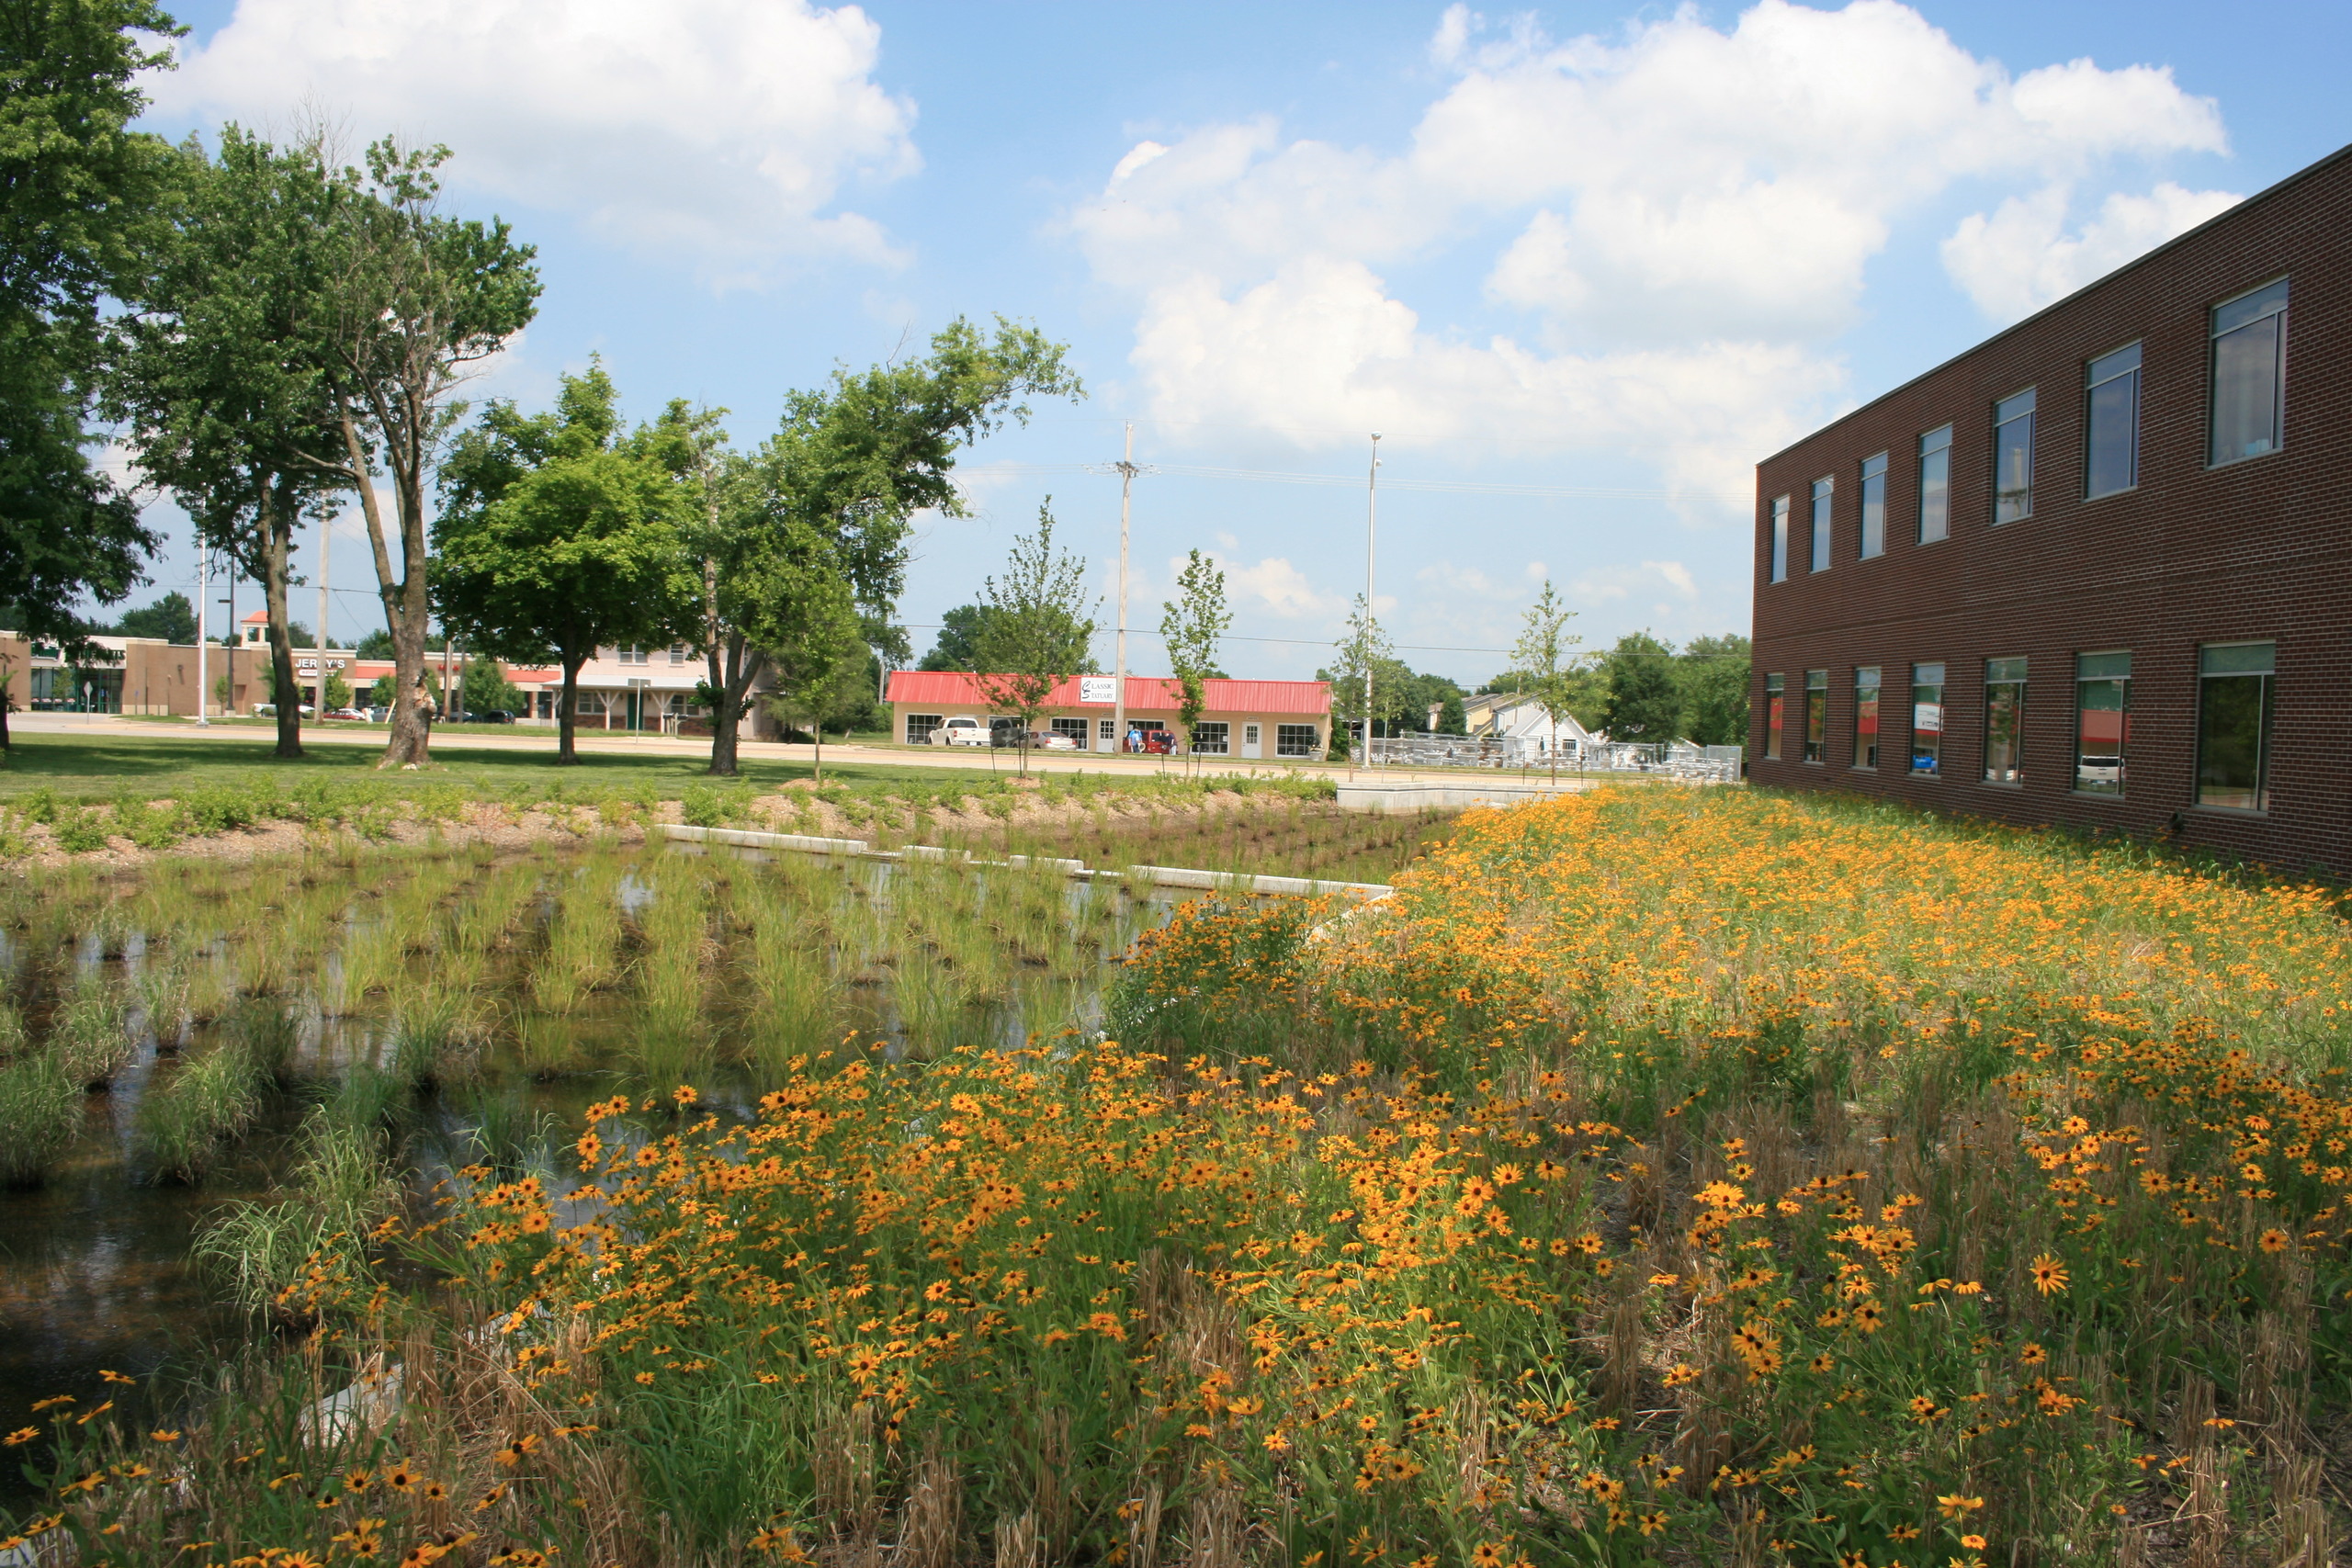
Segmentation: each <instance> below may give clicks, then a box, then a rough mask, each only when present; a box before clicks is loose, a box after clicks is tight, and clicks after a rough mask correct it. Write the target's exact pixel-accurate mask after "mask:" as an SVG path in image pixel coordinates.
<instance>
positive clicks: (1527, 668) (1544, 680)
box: [1510, 577, 1582, 780]
mask: <svg viewBox="0 0 2352 1568" xmlns="http://www.w3.org/2000/svg"><path fill="white" fill-rule="evenodd" d="M1575 617H1576V612H1575V611H1574V610H1571V609H1569V608H1568V607H1567V606H1566V604H1562V603H1561V602H1560V596H1559V594H1558V593H1557V592H1555V591H1554V589H1553V587H1552V580H1551V579H1550V578H1548V577H1547V578H1545V579H1544V591H1543V592H1540V593H1538V594H1537V595H1536V596H1535V603H1534V604H1530V605H1529V606H1528V607H1527V613H1526V614H1525V615H1523V616H1521V620H1520V633H1519V641H1518V642H1517V643H1515V644H1513V645H1512V647H1511V655H1510V656H1511V661H1512V662H1513V663H1514V664H1516V665H1517V666H1518V667H1519V669H1520V671H1521V681H1522V682H1523V684H1522V685H1521V688H1520V689H1521V691H1522V692H1523V693H1524V694H1526V695H1527V696H1528V697H1529V698H1530V699H1532V701H1533V702H1534V704H1535V705H1536V706H1537V707H1539V708H1542V709H1543V710H1544V718H1545V720H1546V721H1548V722H1549V723H1550V725H1551V727H1552V744H1551V758H1552V777H1553V778H1554V779H1555V780H1557V779H1558V778H1559V776H1560V720H1562V719H1564V718H1566V717H1567V716H1568V712H1569V705H1570V704H1571V703H1572V702H1573V701H1574V700H1575V698H1576V682H1575V672H1576V665H1577V656H1576V647H1577V643H1578V642H1579V641H1581V640H1582V639H1581V638H1579V637H1577V636H1575V635H1574V634H1573V633H1571V632H1570V631H1569V630H1568V629H1567V628H1568V622H1569V621H1571V620H1573V619H1574V618H1575Z"/></svg>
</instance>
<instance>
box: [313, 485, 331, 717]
mask: <svg viewBox="0 0 2352 1568" xmlns="http://www.w3.org/2000/svg"><path fill="white" fill-rule="evenodd" d="M333 528H334V519H333V518H331V517H322V518H320V519H319V635H318V644H319V646H318V655H319V667H318V669H317V671H315V672H314V686H313V689H314V690H315V691H316V692H317V694H318V695H317V696H316V697H315V698H314V699H313V700H314V701H315V702H316V703H317V704H318V706H317V707H315V708H313V709H312V710H311V712H312V714H313V715H314V716H316V717H317V718H318V719H319V720H320V722H322V723H324V722H325V720H326V716H327V535H328V533H329V531H330V530H332V529H333Z"/></svg>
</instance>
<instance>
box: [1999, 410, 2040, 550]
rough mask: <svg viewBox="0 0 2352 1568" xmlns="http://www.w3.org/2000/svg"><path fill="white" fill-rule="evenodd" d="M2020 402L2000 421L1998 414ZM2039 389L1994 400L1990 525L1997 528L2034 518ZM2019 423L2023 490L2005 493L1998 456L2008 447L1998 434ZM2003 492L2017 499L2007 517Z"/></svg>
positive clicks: (2038, 430) (2038, 429) (2038, 431)
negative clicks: (2022, 433) (2022, 439)
mask: <svg viewBox="0 0 2352 1568" xmlns="http://www.w3.org/2000/svg"><path fill="white" fill-rule="evenodd" d="M2019 400H2023V401H2024V402H2025V405H2026V406H2025V407H2024V408H2022V409H2019V410H2018V411H2017V412H2014V413H2012V414H2010V415H2009V416H2008V418H2007V419H2003V418H2002V417H2001V411H2002V410H2003V409H2005V408H2007V407H2008V406H2009V405H2010V404H2012V403H2015V402H2018V401H2019ZM2020 423H2021V424H2023V425H2024V426H2025V445H2024V447H2023V450H2024V452H2025V486H2024V488H2023V489H2022V490H2017V491H2007V492H2004V491H2002V489H2001V456H2002V454H2003V452H2004V451H2006V450H2007V445H2006V444H2005V443H2004V442H2003V441H2002V439H2001V432H2002V431H2004V430H2007V428H2008V427H2009V426H2010V425H2013V424H2020ZM2040 429H2041V387H2040V386H2039V385H2036V386H2031V387H2025V388H2021V389H2018V390H2017V391H2014V392H2011V393H2010V394H2009V395H2008V396H2007V397H2006V398H1996V399H1994V400H1993V526H1995V527H1996V528H1999V527H2003V526H2005V525H2008V524H2011V523H2023V522H2025V521H2026V520H2028V519H2029V518H2030V517H2031V516H2032V515H2033V468H2034V458H2035V457H2036V456H2037V453H2036V450H2035V441H2036V437H2037V436H2038V434H2039V433H2040ZM2005 493H2006V494H2008V495H2014V496H2016V497H2018V502H2016V504H2017V511H2016V512H2015V513H2012V514H2010V515H2008V516H2006V517H2005V516H2003V515H2002V514H2001V508H2002V507H2003V506H2005V505H2007V504H2009V502H2006V501H2005V500H2004V499H2003V496H2004V494H2005Z"/></svg>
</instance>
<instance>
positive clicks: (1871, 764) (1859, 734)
mask: <svg viewBox="0 0 2352 1568" xmlns="http://www.w3.org/2000/svg"><path fill="white" fill-rule="evenodd" d="M1854 766H1856V767H1858V768H1875V767H1877V766H1878V667H1877V666H1876V665H1874V664H1873V665H1871V666H1868V667H1866V668H1864V669H1860V670H1857V671H1854Z"/></svg>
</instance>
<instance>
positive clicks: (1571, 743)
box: [1355, 733, 1743, 784]
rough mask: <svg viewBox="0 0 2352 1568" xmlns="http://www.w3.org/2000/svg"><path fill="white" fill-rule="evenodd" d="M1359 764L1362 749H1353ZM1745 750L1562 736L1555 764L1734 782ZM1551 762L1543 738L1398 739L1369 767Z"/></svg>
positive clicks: (1499, 766)
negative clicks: (1583, 740) (1581, 741)
mask: <svg viewBox="0 0 2352 1568" xmlns="http://www.w3.org/2000/svg"><path fill="white" fill-rule="evenodd" d="M1355 752H1356V761H1358V762H1362V761H1363V747H1362V745H1361V744H1359V745H1358V746H1357V747H1356V748H1355ZM1742 755H1743V749H1742V748H1740V747H1737V746H1688V745H1673V746H1645V745H1639V744H1635V743H1632V742H1620V741H1611V740H1595V741H1589V742H1587V743H1584V744H1581V745H1579V744H1578V743H1577V741H1575V740H1574V739H1569V738H1567V737H1565V736H1564V737H1562V738H1561V741H1560V755H1559V765H1560V766H1561V767H1562V768H1564V769H1572V770H1574V771H1575V772H1577V773H1663V774H1665V775H1667V776H1668V777H1669V778H1674V779H1679V780H1682V781H1684V782H1687V783H1692V784H1736V783H1737V782H1738V780H1739V777H1740V763H1741V758H1742ZM1551 765H1552V759H1551V758H1550V757H1549V756H1548V755H1546V753H1545V750H1544V743H1543V741H1542V740H1541V739H1525V738H1521V737H1519V736H1510V735H1500V736H1498V735H1435V734H1428V733H1423V734H1419V735H1399V736H1395V737H1380V738H1377V739H1374V741H1373V742H1372V766H1374V767H1376V768H1377V767H1394V768H1485V769H1490V770H1495V771H1512V772H1517V771H1532V770H1533V769H1537V768H1545V769H1548V768H1549V767H1550V766H1551Z"/></svg>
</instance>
